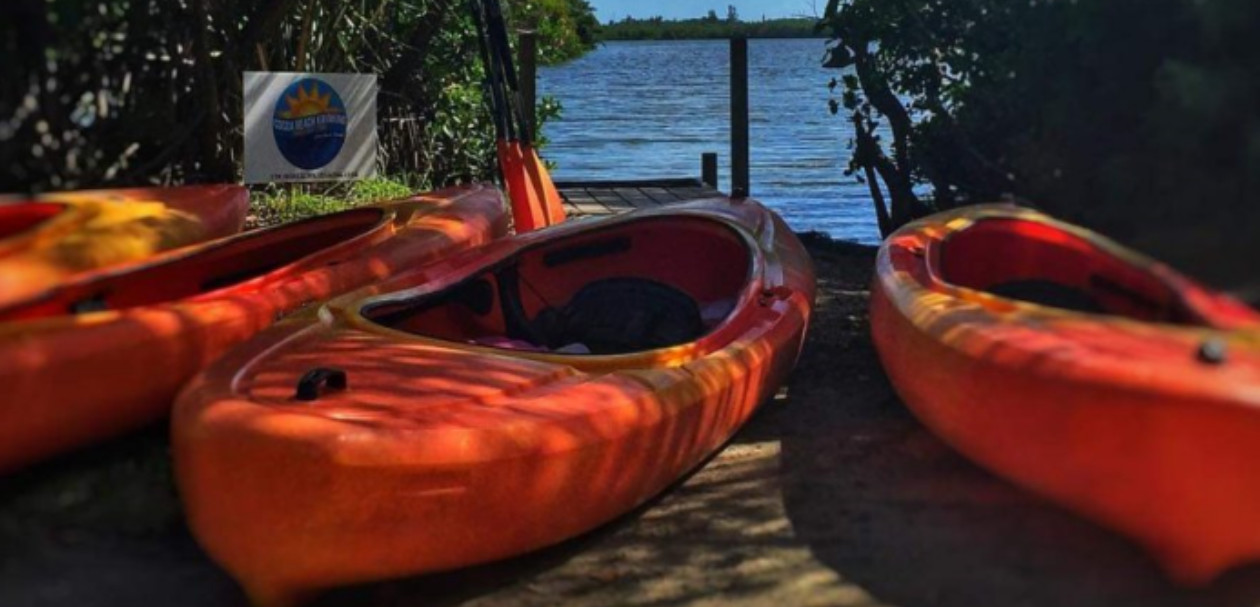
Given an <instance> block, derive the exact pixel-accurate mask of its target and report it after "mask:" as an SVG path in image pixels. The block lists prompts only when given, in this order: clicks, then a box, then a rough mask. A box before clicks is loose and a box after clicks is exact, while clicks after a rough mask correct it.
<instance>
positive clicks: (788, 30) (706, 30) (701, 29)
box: [600, 6, 825, 40]
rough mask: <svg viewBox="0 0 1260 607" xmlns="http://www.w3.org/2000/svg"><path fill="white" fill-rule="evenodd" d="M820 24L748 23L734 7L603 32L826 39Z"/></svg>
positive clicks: (615, 24) (644, 36)
mask: <svg viewBox="0 0 1260 607" xmlns="http://www.w3.org/2000/svg"><path fill="white" fill-rule="evenodd" d="M816 24H817V22H816V21H815V20H814V19H809V18H804V17H802V18H790V19H762V20H761V21H744V20H741V19H740V17H739V12H738V11H737V10H736V9H735V7H734V6H728V7H727V9H726V14H725V15H724V16H722V17H719V16H718V13H717V11H716V10H710V11H709V13H708V15H706V16H704V17H699V18H696V19H681V20H666V19H665V18H663V17H649V18H646V19H635V18H633V17H626V18H624V19H622V20H621V21H609V22H608V23H606V24H605V25H604V26H603V27H602V29H601V31H600V39H602V40H706V39H716V38H732V37H735V36H744V37H747V38H822V37H825V35H824V34H820V33H819V31H818V29H817V27H816Z"/></svg>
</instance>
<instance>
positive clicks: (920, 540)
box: [0, 238, 1260, 607]
mask: <svg viewBox="0 0 1260 607" xmlns="http://www.w3.org/2000/svg"><path fill="white" fill-rule="evenodd" d="M807 240H808V243H809V245H810V248H811V251H812V252H813V253H814V257H815V261H816V264H817V268H818V273H819V279H820V283H821V285H820V286H821V289H820V291H819V293H820V295H819V301H818V309H817V316H816V319H815V322H814V325H813V330H812V333H811V335H810V339H809V343H808V344H807V346H806V350H805V354H804V358H803V359H802V361H801V363H800V366H799V367H798V369H797V370H796V373H795V375H794V377H793V379H792V381H791V383H790V385H789V386H787V388H786V390H785V391H784V392H783V394H782V395H781V397H780V398H778V399H776V400H774V401H772V402H769V403H767V404H766V405H765V406H764V408H763V409H762V410H761V411H760V412H759V413H758V415H757V416H756V417H755V418H754V419H753V420H752V421H751V422H750V423H749V424H748V425H747V426H746V427H745V428H744V429H743V431H742V432H740V433H739V434H738V435H737V436H736V437H735V438H734V440H733V441H732V442H731V444H730V445H729V446H728V447H727V448H726V449H725V450H724V451H722V452H721V453H720V454H719V455H717V456H716V457H714V458H713V459H712V460H710V461H709V462H708V463H707V465H705V466H704V467H703V468H702V469H700V470H699V471H698V472H696V473H695V474H693V475H692V476H690V477H689V478H687V479H685V481H683V482H682V483H680V484H679V485H678V486H676V487H674V488H672V489H671V490H669V491H667V492H666V493H665V494H664V495H663V496H661V497H660V498H658V499H657V500H656V501H654V502H653V503H650V504H648V505H647V506H645V507H643V508H640V509H639V510H637V511H635V512H633V513H631V514H629V515H627V516H625V517H622V518H621V519H619V520H617V521H614V522H612V523H610V524H609V525H607V526H605V527H604V528H602V529H600V530H597V531H595V532H594V533H591V534H589V535H587V536H584V537H581V538H578V539H575V540H573V541H570V542H567V543H565V544H562V545H560V546H557V547H554V548H551V549H548V550H545V551H542V552H540V553H536V554H532V555H527V556H525V557H521V558H519V559H516V560H514V561H510V562H506V563H499V564H495V565H490V566H485V567H481V568H476V569H472V570H466V571H462V572H458V573H454V574H445V575H437V576H428V577H420V578H415V579H409V580H401V581H393V582H387V583H381V584H374V585H370V586H363V587H357V588H346V589H340V590H336V591H333V592H331V593H329V594H327V595H326V596H324V597H323V598H322V599H320V600H319V601H318V602H317V604H319V605H326V606H355V607H368V606H378V605H379V606H386V605H388V606H419V605H469V606H477V607H496V606H500V605H503V606H507V605H511V606H513V607H516V606H527V607H528V606H543V605H556V604H564V605H574V606H590V607H605V606H611V605H636V606H661V607H664V606H682V605H688V606H702V605H749V606H752V605H779V606H788V605H852V606H857V605H904V606H921V605H949V606H953V605H958V606H964V605H966V606H972V605H1002V606H1040V605H1045V606H1059V605H1075V606H1093V605H1134V606H1137V605H1141V606H1144V607H1146V606H1158V605H1208V606H1222V607H1224V606H1234V605H1239V606H1241V605H1254V604H1258V603H1260V567H1255V568H1251V569H1248V570H1241V571H1236V572H1233V573H1231V574H1229V575H1227V576H1226V577H1225V578H1224V579H1223V580H1221V581H1220V582H1218V583H1217V584H1216V585H1214V586H1212V587H1210V588H1207V589H1203V590H1199V591H1186V590H1178V589H1176V588H1174V587H1172V586H1170V585H1169V584H1168V583H1167V582H1166V581H1164V579H1163V578H1162V577H1161V575H1160V573H1159V572H1158V570H1157V569H1156V568H1155V566H1154V564H1153V562H1152V561H1151V560H1150V559H1149V558H1148V557H1147V556H1146V555H1145V554H1144V553H1143V552H1142V551H1141V550H1140V549H1138V548H1137V547H1136V546H1135V545H1133V544H1132V543H1130V542H1128V541H1126V540H1125V539H1123V538H1121V537H1118V536H1116V535H1115V534H1112V533H1110V532H1108V531H1105V530H1103V529H1100V528H1098V527H1096V526H1093V525H1091V524H1089V523H1086V522H1083V521H1081V520H1079V519H1077V518H1075V517H1073V516H1071V515H1069V514H1067V513H1065V512H1063V511H1061V510H1059V509H1057V508H1055V507H1054V506H1052V505H1049V504H1047V503H1045V502H1043V501H1041V500H1039V499H1038V498H1036V497H1035V496H1032V495H1030V494H1028V493H1026V492H1023V491H1021V490H1019V489H1017V488H1015V487H1013V486H1011V485H1009V484H1007V483H1005V482H1003V481H1001V480H998V479H996V478H994V477H993V476H991V475H989V474H987V473H986V472H984V471H982V470H980V469H978V468H976V467H975V466H973V465H971V464H969V463H968V462H967V461H965V460H963V459H962V458H961V457H959V456H957V455H955V454H954V453H953V452H951V451H950V450H949V449H948V448H946V447H945V446H943V445H942V444H941V443H940V442H938V441H937V440H936V439H935V438H933V437H932V435H930V434H929V433H928V432H926V431H925V430H924V429H923V428H922V427H921V426H920V425H919V424H918V423H916V421H915V420H914V418H913V417H912V416H911V415H910V413H909V412H907V410H906V409H905V408H904V407H903V406H902V405H901V404H900V403H899V402H898V400H897V398H896V396H895V395H894V394H893V392H892V389H891V388H890V386H889V385H888V382H887V380H886V379H885V377H884V375H883V373H882V372H881V371H880V367H879V363H878V361H877V359H876V357H875V352H874V351H873V349H872V346H871V343H870V340H869V338H868V336H867V335H868V334H867V319H866V302H867V291H866V289H867V284H868V281H869V278H870V267H871V263H872V260H873V251H872V250H871V249H869V248H865V247H859V246H856V245H848V244H844V243H833V242H830V241H827V240H825V239H820V238H808V239H807ZM166 455H167V443H166V438H165V428H164V426H158V427H154V428H152V429H150V430H148V431H145V432H142V433H139V434H137V435H135V436H131V437H128V438H125V439H122V440H119V441H115V442H114V443H112V444H109V445H106V446H104V447H101V448H97V449H95V450H91V451H88V452H85V453H80V454H76V455H73V456H71V457H69V458H66V459H63V460H60V461H56V462H51V463H49V464H46V465H42V466H39V467H37V468H35V469H32V470H28V471H26V472H23V473H20V474H18V475H16V476H11V477H9V478H6V479H0V606H3V607H27V606H35V605H58V606H61V605H73V606H75V607H89V606H97V605H102V606H104V605H109V606H113V605H118V606H127V607H132V606H145V607H160V606H166V605H171V606H179V607H202V606H205V607H211V606H214V607H231V606H238V605H244V604H245V601H244V597H243V596H242V595H241V593H240V591H239V590H238V589H237V588H236V586H235V585H234V584H233V582H232V580H231V579H230V578H228V577H227V576H226V575H225V574H223V573H222V572H220V571H219V570H218V569H217V568H216V567H215V566H214V565H213V564H212V563H211V562H209V561H208V560H207V559H206V557H205V556H204V555H203V554H202V553H201V552H200V550H199V549H198V548H197V545H196V544H195V543H194V542H193V540H192V539H191V537H190V536H189V535H188V532H187V530H186V529H185V528H184V527H183V524H182V522H181V518H180V509H179V503H178V500H177V499H176V497H175V494H174V490H173V485H172V483H171V481H170V469H169V465H168V463H167V458H166Z"/></svg>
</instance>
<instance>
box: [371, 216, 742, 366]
mask: <svg viewBox="0 0 1260 607" xmlns="http://www.w3.org/2000/svg"><path fill="white" fill-rule="evenodd" d="M752 263H753V255H752V252H751V249H750V244H749V243H748V242H747V241H746V240H745V238H744V237H743V236H742V235H741V233H739V232H737V231H736V230H735V229H733V228H731V227H730V226H728V225H726V224H725V223H723V222H720V221H715V220H711V219H704V218H699V217H681V218H680V217H670V218H663V217H662V218H650V219H643V220H639V221H633V222H625V223H620V224H616V225H613V226H611V227H608V228H605V229H600V230H593V231H589V232H583V233H579V234H575V235H572V236H566V237H561V238H558V239H556V240H552V241H548V242H544V243H542V244H540V245H534V246H531V247H529V248H526V249H524V250H522V251H520V252H518V253H516V254H515V255H513V256H511V257H510V258H508V259H505V260H502V261H500V262H498V263H496V264H494V266H493V267H491V268H488V269H486V270H484V271H481V272H480V273H477V274H474V275H473V276H471V277H469V278H467V279H465V280H462V281H460V282H459V283H457V284H455V285H454V286H452V287H450V288H447V289H444V290H442V291H439V292H436V293H433V292H430V293H425V294H421V295H417V296H414V297H405V296H404V297H401V298H397V297H386V298H382V299H380V300H377V301H374V302H370V303H368V304H367V305H365V306H364V307H363V308H362V309H361V313H362V315H363V316H364V318H366V319H367V320H369V321H371V322H374V323H377V324H379V325H383V326H385V327H389V328H391V329H394V330H398V331H404V332H407V333H411V334H414V335H418V336H423V337H429V338H435V339H440V340H444V341H451V342H458V343H464V344H474V345H479V346H487V347H492V348H502V349H510V350H519V351H533V352H551V353H558V354H595V355H620V354H629V353H635V352H643V351H648V350H655V349H660V348H668V347H672V346H678V345H682V344H687V343H691V342H694V341H697V340H699V339H700V338H702V337H703V336H704V335H706V334H708V333H710V332H711V331H712V330H713V329H714V328H715V327H717V326H718V325H720V324H721V323H722V322H723V321H724V320H725V319H726V318H727V317H728V316H730V315H731V314H732V313H733V312H734V310H735V309H736V307H737V304H738V302H739V301H740V297H741V295H742V294H743V293H744V291H745V289H746V288H747V286H748V283H749V277H750V276H751V271H752Z"/></svg>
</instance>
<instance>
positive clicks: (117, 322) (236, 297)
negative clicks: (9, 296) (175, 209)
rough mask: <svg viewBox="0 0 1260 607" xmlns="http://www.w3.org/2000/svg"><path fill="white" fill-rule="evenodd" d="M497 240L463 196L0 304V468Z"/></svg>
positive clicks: (292, 227)
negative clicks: (309, 319)
mask: <svg viewBox="0 0 1260 607" xmlns="http://www.w3.org/2000/svg"><path fill="white" fill-rule="evenodd" d="M506 231H507V215H506V212H505V209H504V204H503V200H502V197H501V196H500V195H499V193H498V192H497V190H494V189H490V188H481V187H474V188H461V189H452V190H446V191H442V192H437V193H434V194H430V195H426V196H421V197H417V198H415V199H412V200H407V201H400V202H396V203H390V204H388V205H384V206H382V207H380V208H374V207H367V208H361V209H355V210H351V211H346V212H343V213H337V214H334V215H328V216H324V217H318V218H315V219H310V220H307V221H302V222H298V223H294V224H289V225H285V226H280V227H277V228H272V229H269V230H261V231H257V232H251V233H247V234H243V235H240V236H236V237H233V238H230V239H226V240H221V241H217V242H213V243H208V244H205V245H201V246H197V247H191V248H187V249H182V250H179V251H174V252H171V253H168V254H165V255H162V256H159V257H156V258H154V259H152V260H149V261H147V262H144V263H139V264H134V265H129V266H123V267H119V268H116V269H112V270H105V271H99V272H96V273H91V274H87V275H83V276H81V277H79V278H77V279H75V280H73V281H70V282H68V283H66V284H63V285H61V286H59V287H57V288H55V289H51V290H48V291H46V292H44V293H42V294H40V295H39V296H36V297H33V298H30V299H27V300H25V301H22V302H20V303H17V304H12V305H8V306H3V307H0V386H4V391H3V393H4V398H3V399H0V470H11V469H13V468H15V467H18V466H21V465H23V464H26V463H29V462H32V461H34V460H37V459H39V458H43V457H46V456H49V455H53V454H55V453H58V452H61V451H64V450H66V449H69V448H73V447H77V446H80V445H83V444H86V443H89V442H93V441H97V440H100V439H103V438H107V437H109V436H112V435H115V434H118V433H121V432H124V431H126V430H129V429H132V428H135V427H137V426H139V425H141V424H144V423H146V422H150V421H153V420H156V419H158V418H160V417H161V416H163V415H165V414H166V412H167V410H168V409H169V407H170V404H171V402H172V401H173V400H174V397H175V394H176V392H177V391H178V390H179V389H180V387H181V386H183V384H184V382H186V381H187V380H188V378H190V377H191V376H192V375H193V374H194V373H196V372H197V371H198V370H199V369H201V368H202V366H204V365H206V364H208V363H209V362H210V361H212V360H213V359H214V358H215V357H216V356H218V355H219V354H220V353H221V352H223V351H225V350H226V349H227V348H229V347H231V346H233V345H235V344H237V343H240V342H242V341H244V340H245V339H247V338H249V337H250V336H252V335H253V334H255V333H257V332H258V331H260V330H262V329H263V328H265V327H267V326H268V325H270V324H272V322H274V321H275V320H276V319H278V318H280V317H282V316H285V315H287V314H291V313H293V312H295V311H297V310H299V309H301V308H303V307H305V306H309V305H310V304H312V303H314V302H317V301H320V300H322V299H325V298H327V297H329V296H331V295H336V294H339V293H344V292H346V291H348V290H351V289H355V288H359V287H362V286H363V285H365V284H368V283H370V282H372V281H375V280H380V279H382V278H385V277H387V276H390V275H391V274H393V273H395V272H398V271H400V270H403V269H406V268H410V267H411V266H413V265H416V264H421V263H425V262H429V261H433V260H435V259H438V258H440V257H442V256H445V255H449V254H452V253H455V252H458V251H460V250H463V249H466V248H469V247H472V246H475V245H479V244H483V243H485V242H487V241H489V240H491V239H493V238H495V237H497V236H501V235H503V234H504V233H505V232H506Z"/></svg>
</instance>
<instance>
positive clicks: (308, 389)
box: [293, 367, 349, 402]
mask: <svg viewBox="0 0 1260 607" xmlns="http://www.w3.org/2000/svg"><path fill="white" fill-rule="evenodd" d="M325 385H326V386H328V389H329V390H336V391H342V390H345V389H346V388H347V387H348V386H349V382H348V381H347V380H346V372H345V371H342V370H341V369H332V368H328V367H320V368H318V369H311V370H310V371H307V372H306V373H305V374H304V375H302V378H301V379H299V380H298V384H297V394H295V395H294V396H293V397H294V398H296V399H297V400H299V401H302V402H311V401H314V400H319V388H320V386H325Z"/></svg>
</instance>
